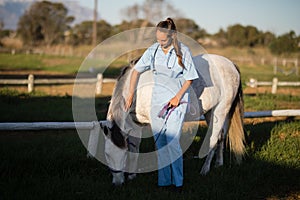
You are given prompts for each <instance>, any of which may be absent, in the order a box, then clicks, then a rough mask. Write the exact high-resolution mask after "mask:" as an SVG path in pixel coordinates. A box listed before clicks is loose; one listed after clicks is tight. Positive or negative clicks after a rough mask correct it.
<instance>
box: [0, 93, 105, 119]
mask: <svg viewBox="0 0 300 200" xmlns="http://www.w3.org/2000/svg"><path fill="white" fill-rule="evenodd" d="M74 98H75V97H74ZM76 98H77V100H76V102H79V103H80V104H79V103H78V104H77V105H78V107H76V110H78V112H79V111H80V110H81V112H82V113H84V119H83V120H84V121H91V120H93V119H94V118H93V113H92V112H88V111H85V110H84V109H85V108H86V105H87V104H88V103H90V102H91V101H93V100H94V99H89V98H87V99H84V98H78V97H76ZM109 100H110V97H106V96H100V97H97V98H96V99H95V110H96V115H97V117H98V118H99V119H105V116H106V112H107V107H108V102H109ZM88 105H90V104H88ZM0 113H2V114H1V115H0V121H1V122H37V121H41V122H42V121H73V114H72V96H68V95H66V96H57V97H56V96H48V95H47V94H44V93H41V92H34V93H31V94H28V93H20V92H17V91H16V90H9V89H6V88H4V89H0Z"/></svg>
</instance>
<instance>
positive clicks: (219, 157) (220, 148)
mask: <svg viewBox="0 0 300 200" xmlns="http://www.w3.org/2000/svg"><path fill="white" fill-rule="evenodd" d="M222 132H223V131H222ZM223 149H224V134H223V133H222V136H221V138H220V140H219V141H218V144H217V150H216V163H215V167H220V166H223V163H224V159H223Z"/></svg>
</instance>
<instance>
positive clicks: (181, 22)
mask: <svg viewBox="0 0 300 200" xmlns="http://www.w3.org/2000/svg"><path fill="white" fill-rule="evenodd" d="M175 23H176V27H177V30H178V31H179V32H181V33H183V34H185V35H188V36H190V37H191V38H193V39H194V40H198V39H199V38H202V37H204V36H206V35H207V33H206V31H205V30H204V29H201V28H200V27H199V26H198V25H197V24H196V23H195V21H194V20H191V19H186V18H179V19H176V21H175Z"/></svg>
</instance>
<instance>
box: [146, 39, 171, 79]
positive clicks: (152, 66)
mask: <svg viewBox="0 0 300 200" xmlns="http://www.w3.org/2000/svg"><path fill="white" fill-rule="evenodd" d="M159 46H160V45H159V44H158V45H157V47H156V49H155V51H154V54H153V57H152V59H151V69H152V71H153V73H154V74H157V72H156V69H155V57H156V53H157V50H158V47H159ZM174 50H175V49H174V47H173V48H172V49H171V51H170V52H169V53H168V54H169V55H168V58H167V68H168V69H172V67H169V61H170V58H171V56H172V51H174Z"/></svg>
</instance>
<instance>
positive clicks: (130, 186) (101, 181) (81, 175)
mask: <svg viewBox="0 0 300 200" xmlns="http://www.w3.org/2000/svg"><path fill="white" fill-rule="evenodd" d="M275 124H276V123H273V126H272V123H271V124H270V123H262V124H259V125H253V126H250V125H249V126H246V129H250V128H251V132H250V136H251V137H249V139H250V140H251V141H253V142H254V143H257V145H256V148H255V149H252V150H250V151H249V153H248V155H247V157H246V158H245V160H244V162H243V163H242V164H241V165H237V164H235V162H234V161H232V160H231V159H230V154H229V153H228V152H225V165H224V166H223V167H220V168H212V170H211V172H210V173H209V174H208V175H207V176H201V175H200V174H199V171H200V169H201V167H202V164H203V163H204V160H203V159H201V160H199V159H193V158H191V157H190V156H186V155H193V153H194V152H193V151H195V152H196V154H197V153H198V150H199V148H200V146H199V142H197V143H193V144H192V146H191V147H190V149H189V150H188V151H187V152H186V155H185V159H184V177H185V180H184V184H185V185H184V193H183V194H174V193H172V192H170V191H167V190H161V189H158V188H157V187H156V180H157V172H151V173H146V174H139V175H138V177H137V179H135V180H133V181H131V182H127V183H126V184H125V185H124V186H123V187H120V188H114V187H112V186H111V176H110V173H109V171H108V169H107V167H106V166H104V165H103V164H101V163H100V162H98V161H97V160H91V159H87V158H86V149H85V148H84V147H83V145H82V143H81V141H80V139H79V137H78V135H77V133H76V131H74V130H69V131H42V132H40V131H20V132H9V131H8V132H7V131H6V132H3V131H2V132H0V159H1V162H0V199H106V200H108V199H133V200H134V199H141V198H142V199H222V200H223V199H225V200H226V199H230V200H232V199H246V200H247V199H249V200H250V199H251V200H252V199H297V198H299V195H300V182H299V177H300V169H299V165H298V168H295V167H290V166H284V165H278V164H277V163H276V162H266V161H263V160H261V159H259V158H258V157H257V156H256V155H257V154H258V153H259V147H262V146H263V145H264V144H266V143H267V141H268V140H269V139H270V132H271V130H272V128H273V127H274V126H275ZM203 130H205V128H204V129H202V130H201V131H203ZM260 130H264V132H263V133H264V134H266V135H267V136H265V137H263V138H264V139H261V136H262V135H261V134H263V133H261V134H258V133H257V132H260ZM256 133H257V134H256ZM258 143H259V144H258Z"/></svg>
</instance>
